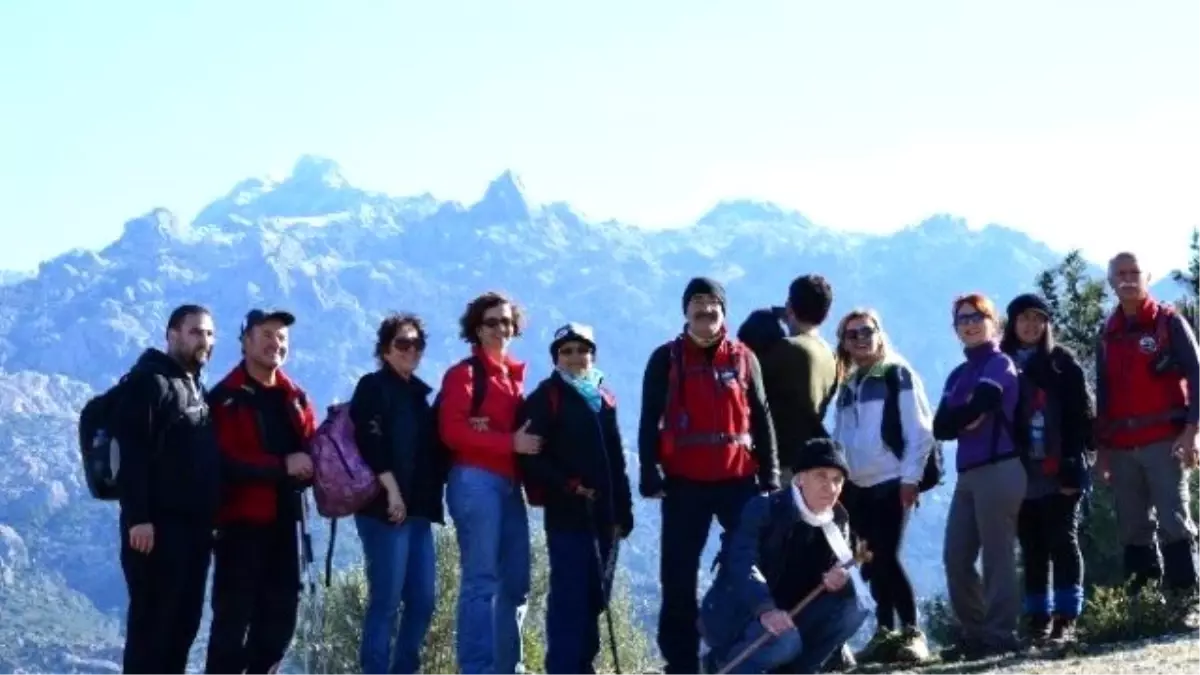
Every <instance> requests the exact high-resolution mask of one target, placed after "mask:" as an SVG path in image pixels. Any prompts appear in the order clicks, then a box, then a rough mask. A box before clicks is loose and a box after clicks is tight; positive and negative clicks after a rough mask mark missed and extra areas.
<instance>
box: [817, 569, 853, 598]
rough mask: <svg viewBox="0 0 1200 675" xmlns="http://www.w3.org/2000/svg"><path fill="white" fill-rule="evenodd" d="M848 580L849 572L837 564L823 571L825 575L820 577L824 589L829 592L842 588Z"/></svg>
mask: <svg viewBox="0 0 1200 675" xmlns="http://www.w3.org/2000/svg"><path fill="white" fill-rule="evenodd" d="M849 580H850V573H849V572H847V571H846V569H845V568H844V567H841V566H838V567H834V568H833V569H831V570H829V571H828V572H826V573H825V576H824V577H823V578H822V579H821V584H822V585H823V586H825V590H827V591H829V592H830V593H836V592H838V591H840V590H842V588H843V587H845V585H846V582H847V581H849Z"/></svg>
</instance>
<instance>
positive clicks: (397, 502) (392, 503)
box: [387, 490, 408, 523]
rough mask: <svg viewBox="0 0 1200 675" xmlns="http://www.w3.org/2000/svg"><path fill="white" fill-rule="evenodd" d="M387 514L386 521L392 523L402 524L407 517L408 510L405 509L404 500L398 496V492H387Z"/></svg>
mask: <svg viewBox="0 0 1200 675" xmlns="http://www.w3.org/2000/svg"><path fill="white" fill-rule="evenodd" d="M387 514H388V520H390V521H392V522H393V523H402V522H404V519H405V518H406V517H407V516H408V509H407V507H405V505H404V498H403V497H401V496H400V492H399V491H395V492H393V491H392V490H388V493H387Z"/></svg>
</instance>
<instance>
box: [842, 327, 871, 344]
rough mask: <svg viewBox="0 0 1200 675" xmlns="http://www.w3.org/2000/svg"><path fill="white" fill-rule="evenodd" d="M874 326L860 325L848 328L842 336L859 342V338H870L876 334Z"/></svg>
mask: <svg viewBox="0 0 1200 675" xmlns="http://www.w3.org/2000/svg"><path fill="white" fill-rule="evenodd" d="M875 333H876V331H875V327H874V326H860V327H858V328H847V329H846V330H845V332H843V333H842V337H843V338H844V339H846V340H849V341H850V342H858V341H859V340H870V339H871V336H873V335H875Z"/></svg>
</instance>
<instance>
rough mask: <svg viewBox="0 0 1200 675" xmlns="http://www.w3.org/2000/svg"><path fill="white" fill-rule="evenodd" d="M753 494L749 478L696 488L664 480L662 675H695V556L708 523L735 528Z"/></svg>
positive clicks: (697, 639) (701, 549)
mask: <svg viewBox="0 0 1200 675" xmlns="http://www.w3.org/2000/svg"><path fill="white" fill-rule="evenodd" d="M756 494H758V488H757V486H756V484H755V482H754V480H753V479H747V480H733V481H725V482H720V483H700V482H695V481H686V480H682V479H669V480H668V481H667V489H666V494H665V495H664V496H663V499H662V556H661V558H660V567H659V581H660V583H661V585H662V608H661V610H660V611H659V614H658V648H659V650H660V651H661V652H662V655H663V659H664V660H665V661H666V672H667V673H698V672H700V670H699V669H700V632H699V630H698V629H697V627H696V622H697V620H698V619H699V609H698V607H697V602H696V590H697V589H696V586H697V583H698V576H699V572H700V564H701V560H700V556H701V554H702V553H703V552H704V545H705V544H706V543H707V542H708V532H709V528H710V527H712V521H713V518H716V519H717V522H719V523H720V524H721V528H722V529H723V530H724V531H725V532H730V531H732V530H734V529H736V528H737V525H738V520H739V519H740V518H741V515H742V509H743V508H744V507H745V506H746V502H748V501H749V500H750V498H751V497H753V496H754V495H756Z"/></svg>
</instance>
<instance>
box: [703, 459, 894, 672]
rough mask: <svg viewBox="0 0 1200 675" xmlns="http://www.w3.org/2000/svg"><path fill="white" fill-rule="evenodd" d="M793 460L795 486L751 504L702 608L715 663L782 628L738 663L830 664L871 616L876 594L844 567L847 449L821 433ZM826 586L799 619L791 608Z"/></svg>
mask: <svg viewBox="0 0 1200 675" xmlns="http://www.w3.org/2000/svg"><path fill="white" fill-rule="evenodd" d="M792 468H793V470H794V471H795V477H794V478H793V479H792V482H791V485H789V486H787V487H784V488H783V489H782V490H777V491H775V492H773V493H771V494H768V495H762V496H758V497H755V498H753V499H752V500H751V501H750V502H749V503H747V504H746V508H745V510H744V511H743V512H742V518H741V521H740V523H739V525H738V527H737V529H736V530H735V531H734V533H733V536H732V537H730V538H729V539H728V540H727V541H726V543H725V545H724V547H723V548H722V550H721V554H720V556H719V558H718V560H719V564H720V570H719V571H718V572H717V578H716V580H715V581H714V582H713V585H712V588H711V589H710V590H709V592H708V594H707V595H705V597H704V602H703V603H702V607H701V610H700V611H701V625H702V630H703V633H704V639H705V642H707V643H708V645H709V646H710V647H711V651H710V652H709V653H708V655H707V657H706V658H705V661H704V666H705V671H706V672H709V673H712V672H717V671H718V670H720V669H722V668H724V667H725V666H726V664H729V663H730V662H731V661H733V660H735V659H736V658H737V657H738V655H739V654H741V653H742V651H743V650H745V649H746V648H747V647H748V646H749V645H750V644H751V643H752V642H754V641H755V640H757V639H758V638H759V637H760V636H762V635H763V634H764V633H770V634H771V635H772V636H773V637H772V638H771V639H769V640H768V641H767V642H766V643H765V644H763V645H762V646H761V647H759V648H758V649H757V650H755V651H754V652H753V653H752V654H751V655H750V656H749V658H747V659H745V660H744V661H742V662H741V663H740V664H737V665H735V666H734V667H733V668H732V670H731V672H735V673H764V672H768V671H771V670H774V669H777V668H782V669H783V670H784V671H785V672H791V673H817V672H821V667H822V666H823V665H824V664H825V662H826V661H827V660H828V659H829V657H830V656H831V655H832V654H833V653H834V652H835V651H836V650H838V649H839V648H840V647H841V646H842V643H843V642H845V641H846V640H848V639H850V637H851V636H853V635H854V634H855V633H856V632H858V629H859V627H860V626H862V624H863V621H865V620H866V618H867V612H868V611H869V609H870V598H869V596H867V595H864V592H863V590H860V589H862V585H861V582H859V581H858V580H854V581H852V580H851V573H850V572H849V571H848V570H847V569H846V568H843V567H842V566H841V563H844V562H845V561H848V560H850V559H851V557H852V553H851V551H850V547H849V544H848V543H847V541H848V532H849V530H848V523H849V517H848V516H847V514H846V510H845V509H843V508H842V506H841V505H840V504H838V496H839V495H841V493H842V485H843V484H844V483H845V482H846V475H847V474H848V473H849V467H848V466H847V465H846V455H845V452H844V450H843V449H842V447H841V446H840V445H839V444H838V443H837V442H835V441H832V440H830V439H825V438H818V439H814V440H811V441H809V442H808V443H806V444H805V446H804V448H803V449H802V450H801V451H800V452H799V453H797V454H796V460H795V464H794V466H793V467H792ZM818 586H822V587H823V588H824V591H823V592H822V593H821V594H819V595H818V596H817V597H816V599H815V600H813V601H812V602H810V603H809V604H808V605H807V606H806V607H805V608H804V609H803V610H802V611H801V612H800V613H799V614H798V615H796V617H795V618H794V619H793V618H791V617H790V616H789V615H788V610H790V609H791V608H793V607H795V606H796V605H797V604H798V603H799V602H800V601H801V600H802V599H804V597H805V596H806V595H808V593H809V592H810V591H812V590H813V589H814V588H817V587H818Z"/></svg>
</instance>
